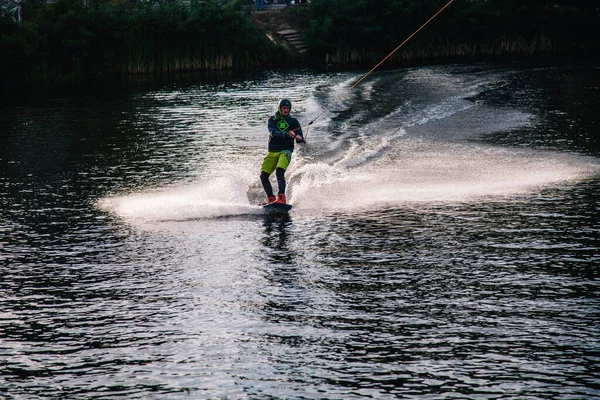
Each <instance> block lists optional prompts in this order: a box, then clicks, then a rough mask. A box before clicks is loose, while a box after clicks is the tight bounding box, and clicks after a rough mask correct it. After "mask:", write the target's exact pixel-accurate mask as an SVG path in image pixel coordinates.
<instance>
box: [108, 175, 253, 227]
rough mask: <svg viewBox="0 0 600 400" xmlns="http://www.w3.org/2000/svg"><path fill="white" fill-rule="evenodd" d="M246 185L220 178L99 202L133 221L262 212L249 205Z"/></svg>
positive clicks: (173, 219) (110, 198)
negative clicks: (208, 181)
mask: <svg viewBox="0 0 600 400" xmlns="http://www.w3.org/2000/svg"><path fill="white" fill-rule="evenodd" d="M246 188H247V186H246V185H245V183H243V182H239V181H227V180H225V179H224V178H221V179H217V180H215V181H213V182H210V183H207V184H195V185H192V186H179V187H178V186H173V187H169V188H165V189H159V190H154V191H144V192H141V193H132V194H125V195H118V196H111V197H107V198H104V199H102V200H100V201H99V203H98V206H99V208H100V209H102V210H104V211H108V212H112V213H114V214H116V215H118V216H120V217H121V218H124V219H125V220H127V221H130V222H160V221H185V220H190V219H207V218H217V217H225V216H232V215H243V214H256V213H260V212H261V210H260V208H259V207H256V206H251V205H250V204H248V198H247V195H246V191H247V190H246Z"/></svg>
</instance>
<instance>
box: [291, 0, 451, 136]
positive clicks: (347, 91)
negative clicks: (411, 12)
mask: <svg viewBox="0 0 600 400" xmlns="http://www.w3.org/2000/svg"><path fill="white" fill-rule="evenodd" d="M452 2H454V0H450V1H449V2H448V3H447V4H446V5H445V6H444V7H442V8H440V10H439V11H438V12H436V13H435V14H434V15H433V16H432V17H431V18H429V19H428V20H427V22H425V23H424V24H423V25H421V26H420V27H419V29H417V30H416V31H414V32H413V33H412V34H411V35H410V36H409V37H407V38H406V39H405V40H404V41H403V42H402V43H400V45H398V47H396V48H395V49H394V50H392V52H391V53H390V54H388V55H387V56H385V58H384V59H383V60H381V61H380V62H379V63H378V64H377V65H375V66H374V67H373V68H371V70H370V71H369V72H367V73H366V74H364V75H363V76H362V77H361V78H360V79H359V80H357V81H356V82H355V83H354V85H352V86H351V87H350V88H349V89H348V90H346V91H345V92H344V93H342V94H341V95H340V96H338V97H337V98H336V99H335V100H334V101H333V102H332V103H331V104H330V105H329V106H328V107H327V108H325V109H324V110H323V111H322V112H321V113H320V114H319V115H317V116H316V117H315V118H313V119H312V120H311V121H310V122H309V123H308V124H306V125H304V127H306V134H305V135H304V140H306V137H307V136H308V129H309V128H310V126H311V125H312V124H313V123H314V122H315V121H316V120H317V119H319V118H321V117H322V116H323V114H325V113H326V112H327V111H329V110H331V109H332V108H333V106H335V105H336V104H337V103H338V102H339V101H340V100H341V99H343V98H344V97H346V96H347V95H348V93H350V91H351V90H352V89H354V88H355V87H356V86H357V85H358V84H359V83H361V82H362V81H364V80H365V78H366V77H367V76H369V75H370V74H371V73H372V72H373V71H375V70H376V69H377V68H379V66H380V65H381V64H383V63H384V62H385V61H386V60H387V59H388V58H390V57H391V56H392V55H393V54H394V53H395V52H397V51H398V50H399V49H400V48H401V47H402V46H404V45H405V44H406V42H408V41H409V40H410V39H412V38H413V36H415V35H416V34H417V33H419V31H420V30H421V29H423V28H425V26H427V24H429V23H430V22H431V21H433V19H434V18H435V17H437V16H438V15H439V14H440V13H441V12H442V11H444V10H445V9H446V8H447V7H448V6H449V5H450V4H452ZM296 129H300V128H296Z"/></svg>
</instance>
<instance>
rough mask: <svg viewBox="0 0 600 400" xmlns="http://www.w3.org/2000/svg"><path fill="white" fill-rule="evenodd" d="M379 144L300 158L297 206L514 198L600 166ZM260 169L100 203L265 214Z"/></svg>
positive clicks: (441, 146) (569, 158)
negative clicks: (334, 158)
mask: <svg viewBox="0 0 600 400" xmlns="http://www.w3.org/2000/svg"><path fill="white" fill-rule="evenodd" d="M375 147H376V148H375V149H374V148H364V149H363V150H364V154H363V153H361V152H360V151H359V150H358V149H356V148H352V149H350V151H348V153H347V154H345V156H344V157H343V158H342V159H341V160H340V161H339V162H335V163H324V162H308V161H306V159H304V158H302V157H298V159H297V160H295V161H293V162H292V167H291V168H290V170H289V171H288V174H287V177H288V190H287V192H288V201H289V202H290V203H291V204H292V205H293V206H294V209H293V210H292V212H298V211H303V212H308V213H310V214H314V213H332V212H336V211H344V212H352V211H361V212H364V211H369V210H381V209H385V208H393V207H402V206H407V205H412V206H415V205H416V206H418V205H419V204H431V203H457V202H458V203H467V202H482V201H493V200H507V199H510V198H512V197H514V196H518V195H524V194H528V193H535V192H536V191H539V190H541V189H543V188H548V187H551V186H552V185H558V184H560V185H564V184H568V183H573V182H576V181H580V180H583V179H587V178H590V177H592V176H594V175H597V174H599V173H600V164H599V163H598V161H597V160H596V159H593V158H590V157H585V156H579V155H575V154H563V153H557V152H551V151H534V150H524V149H521V150H518V149H506V148H497V147H485V146H480V145H473V144H451V143H435V142H428V141H422V140H399V141H397V142H393V143H390V142H386V143H385V146H382V147H379V146H375ZM353 160H354V161H353ZM367 160H369V161H368V162H367ZM244 171H246V172H244ZM252 172H256V171H253V169H252V168H248V169H241V170H240V174H241V176H238V177H237V178H226V177H221V178H217V179H214V180H212V181H207V182H197V183H194V184H180V185H179V186H170V187H166V188H158V189H154V190H147V191H142V192H135V193H129V194H122V195H116V196H109V197H106V198H104V199H101V200H100V201H99V202H98V204H97V205H98V207H99V208H100V209H101V210H103V211H106V212H109V213H112V214H115V215H117V216H119V217H120V218H123V219H124V220H126V221H128V222H130V223H132V224H147V223H160V222H166V221H187V220H198V219H216V218H222V217H232V216H242V215H260V214H263V211H262V209H261V208H260V207H259V206H257V204H258V203H259V202H260V201H261V200H262V199H263V198H264V193H263V191H262V188H261V187H260V184H259V182H258V174H253V173H252ZM255 175H256V176H255ZM273 179H274V178H273V177H272V180H273ZM273 184H274V188H276V187H277V186H276V183H275V182H273Z"/></svg>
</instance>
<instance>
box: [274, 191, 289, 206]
mask: <svg viewBox="0 0 600 400" xmlns="http://www.w3.org/2000/svg"><path fill="white" fill-rule="evenodd" d="M276 202H277V203H279V204H286V203H287V201H286V198H285V194H281V193H280V194H278V195H277V200H276Z"/></svg>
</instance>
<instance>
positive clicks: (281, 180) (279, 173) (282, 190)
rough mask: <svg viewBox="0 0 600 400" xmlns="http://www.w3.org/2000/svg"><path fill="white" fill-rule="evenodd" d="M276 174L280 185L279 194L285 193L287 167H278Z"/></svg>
mask: <svg viewBox="0 0 600 400" xmlns="http://www.w3.org/2000/svg"><path fill="white" fill-rule="evenodd" d="M275 176H277V185H278V186H279V191H278V192H277V193H279V194H285V169H283V168H277V169H276V170H275Z"/></svg>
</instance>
